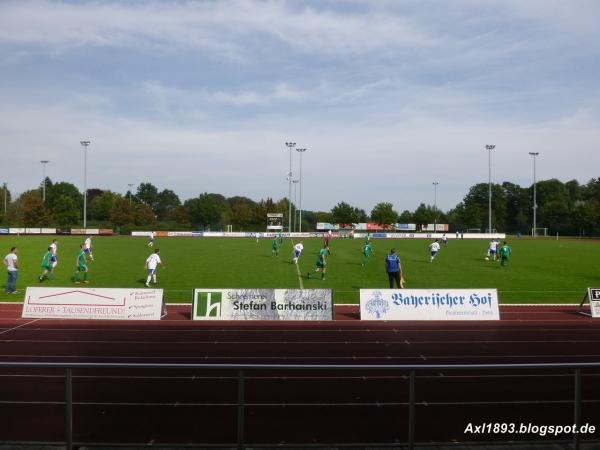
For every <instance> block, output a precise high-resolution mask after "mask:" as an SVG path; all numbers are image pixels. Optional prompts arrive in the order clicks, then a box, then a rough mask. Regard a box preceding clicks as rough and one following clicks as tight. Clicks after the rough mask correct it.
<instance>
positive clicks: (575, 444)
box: [573, 369, 581, 450]
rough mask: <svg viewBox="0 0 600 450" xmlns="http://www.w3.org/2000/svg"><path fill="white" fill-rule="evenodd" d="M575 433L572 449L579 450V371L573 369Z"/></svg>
mask: <svg viewBox="0 0 600 450" xmlns="http://www.w3.org/2000/svg"><path fill="white" fill-rule="evenodd" d="M574 422H575V428H576V429H575V433H573V449H574V450H579V427H580V426H581V369H575V420H574Z"/></svg>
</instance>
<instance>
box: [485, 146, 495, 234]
mask: <svg viewBox="0 0 600 450" xmlns="http://www.w3.org/2000/svg"><path fill="white" fill-rule="evenodd" d="M485 148H486V150H487V151H488V233H491V232H492V150H494V149H495V148H496V146H495V145H486V146H485Z"/></svg>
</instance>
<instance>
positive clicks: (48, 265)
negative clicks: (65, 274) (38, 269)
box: [39, 247, 54, 281]
mask: <svg viewBox="0 0 600 450" xmlns="http://www.w3.org/2000/svg"><path fill="white" fill-rule="evenodd" d="M52 256H53V254H52V247H48V250H47V251H46V253H44V256H42V273H41V274H40V276H39V279H40V281H44V278H48V279H50V280H54V271H53V270H52ZM48 274H50V276H48Z"/></svg>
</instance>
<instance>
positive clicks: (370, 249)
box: [362, 242, 373, 266]
mask: <svg viewBox="0 0 600 450" xmlns="http://www.w3.org/2000/svg"><path fill="white" fill-rule="evenodd" d="M372 253H373V247H372V246H371V243H370V242H369V243H367V244H365V246H364V247H363V262H362V265H363V266H366V265H367V264H368V263H369V256H371V254H372Z"/></svg>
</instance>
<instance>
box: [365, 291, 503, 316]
mask: <svg viewBox="0 0 600 450" xmlns="http://www.w3.org/2000/svg"><path fill="white" fill-rule="evenodd" d="M360 318H361V320H500V311H499V308H498V291H497V290H496V289H361V290H360Z"/></svg>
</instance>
